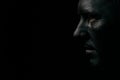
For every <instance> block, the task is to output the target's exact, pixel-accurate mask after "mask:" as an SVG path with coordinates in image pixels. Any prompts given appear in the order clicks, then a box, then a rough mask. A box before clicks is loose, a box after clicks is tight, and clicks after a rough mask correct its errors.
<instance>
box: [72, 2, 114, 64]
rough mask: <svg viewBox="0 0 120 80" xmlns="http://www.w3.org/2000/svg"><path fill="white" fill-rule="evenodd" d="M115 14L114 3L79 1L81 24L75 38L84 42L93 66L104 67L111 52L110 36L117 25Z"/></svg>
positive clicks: (76, 30) (77, 28)
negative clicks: (108, 53)
mask: <svg viewBox="0 0 120 80" xmlns="http://www.w3.org/2000/svg"><path fill="white" fill-rule="evenodd" d="M114 12H115V11H114V7H113V5H112V3H111V2H109V1H107V0H79V3H78V13H79V15H80V22H79V24H78V26H77V27H76V29H75V31H74V36H75V37H78V38H79V37H80V38H81V39H83V40H84V41H83V43H82V44H83V45H82V47H83V49H84V54H85V55H88V56H90V57H89V62H90V63H91V65H92V66H101V65H103V64H104V62H105V57H106V55H107V52H108V51H109V52H110V49H111V47H110V45H109V44H111V36H110V35H111V31H112V30H113V29H114V28H113V25H114V24H115V20H114V18H115V14H114ZM113 20H114V21H113ZM114 26H115V25H114ZM81 41H82V40H81Z"/></svg>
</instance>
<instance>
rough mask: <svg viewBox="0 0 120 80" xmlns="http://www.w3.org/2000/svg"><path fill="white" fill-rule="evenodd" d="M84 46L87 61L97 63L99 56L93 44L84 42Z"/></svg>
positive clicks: (92, 63)
mask: <svg viewBox="0 0 120 80" xmlns="http://www.w3.org/2000/svg"><path fill="white" fill-rule="evenodd" d="M84 48H85V55H86V56H87V57H88V58H89V62H90V63H91V65H92V66H96V65H98V64H99V56H98V53H97V50H96V48H95V47H94V46H93V44H86V45H85V46H84Z"/></svg>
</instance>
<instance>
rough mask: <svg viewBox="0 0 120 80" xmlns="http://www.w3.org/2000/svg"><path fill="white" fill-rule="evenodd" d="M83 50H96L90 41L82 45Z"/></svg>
mask: <svg viewBox="0 0 120 80" xmlns="http://www.w3.org/2000/svg"><path fill="white" fill-rule="evenodd" d="M84 48H85V50H96V48H95V46H94V44H93V42H92V41H88V42H86V44H85V45H84Z"/></svg>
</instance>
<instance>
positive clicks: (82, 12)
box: [78, 8, 100, 17]
mask: <svg viewBox="0 0 120 80" xmlns="http://www.w3.org/2000/svg"><path fill="white" fill-rule="evenodd" d="M78 15H83V16H86V17H87V16H92V17H100V14H99V13H98V12H96V11H89V10H86V9H85V10H83V9H80V8H78Z"/></svg>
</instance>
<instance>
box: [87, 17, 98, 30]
mask: <svg viewBox="0 0 120 80" xmlns="http://www.w3.org/2000/svg"><path fill="white" fill-rule="evenodd" d="M97 21H98V20H97V19H96V18H90V19H88V27H89V28H93V27H94V25H95V24H96V22H97Z"/></svg>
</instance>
